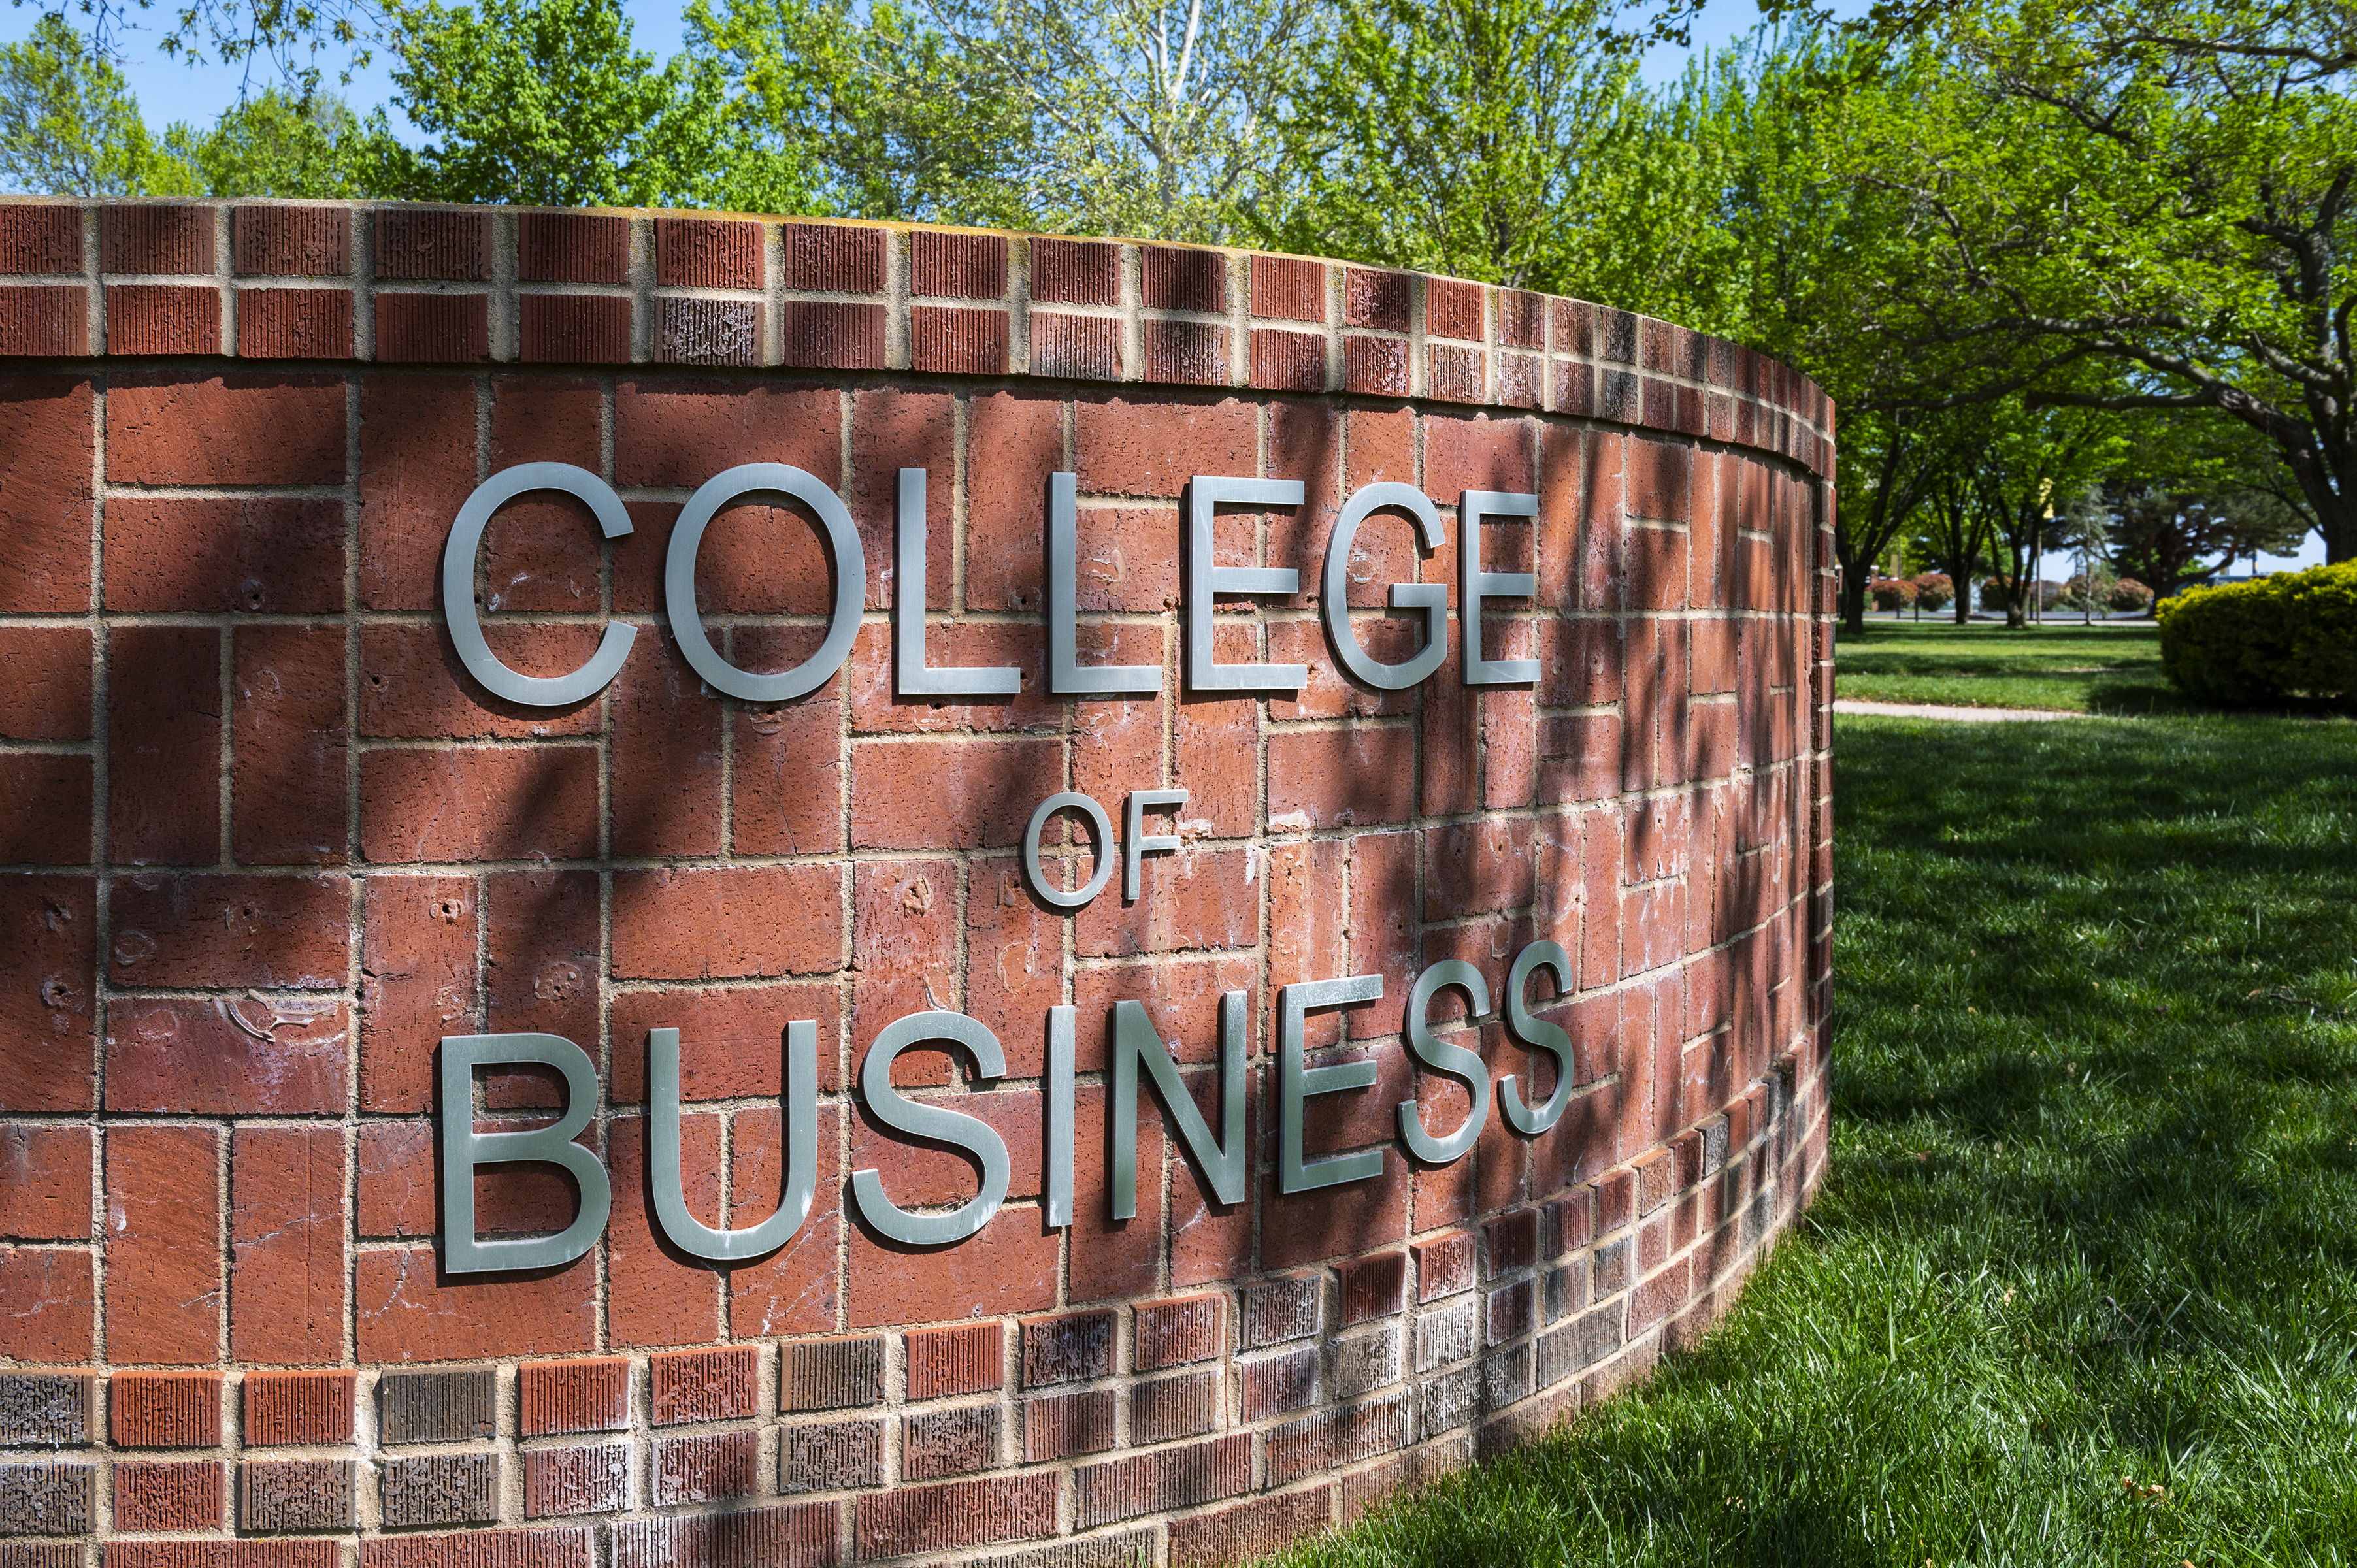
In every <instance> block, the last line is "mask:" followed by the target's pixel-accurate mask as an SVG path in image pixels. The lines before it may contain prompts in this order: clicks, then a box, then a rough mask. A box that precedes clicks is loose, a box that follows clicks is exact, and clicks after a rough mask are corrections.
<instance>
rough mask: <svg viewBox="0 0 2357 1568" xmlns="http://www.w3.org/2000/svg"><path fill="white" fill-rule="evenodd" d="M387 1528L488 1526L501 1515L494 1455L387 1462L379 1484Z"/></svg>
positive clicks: (434, 1456)
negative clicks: (447, 1525) (433, 1525)
mask: <svg viewBox="0 0 2357 1568" xmlns="http://www.w3.org/2000/svg"><path fill="white" fill-rule="evenodd" d="M377 1496H378V1498H379V1501H380V1504H381V1508H382V1513H383V1516H384V1522H385V1524H386V1525H388V1526H390V1527H393V1528H395V1529H402V1528H406V1527H409V1526H412V1525H421V1524H488V1523H494V1522H496V1521H497V1520H498V1519H499V1517H500V1456H499V1455H496V1454H414V1455H407V1456H405V1457H399V1458H390V1459H387V1460H385V1461H384V1466H383V1469H382V1472H381V1473H380V1475H379V1477H378V1481H377Z"/></svg>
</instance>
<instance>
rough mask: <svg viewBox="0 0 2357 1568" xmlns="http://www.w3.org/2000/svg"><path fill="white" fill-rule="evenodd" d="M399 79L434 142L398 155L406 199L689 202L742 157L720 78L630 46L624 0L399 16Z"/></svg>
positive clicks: (399, 189)
mask: <svg viewBox="0 0 2357 1568" xmlns="http://www.w3.org/2000/svg"><path fill="white" fill-rule="evenodd" d="M393 53H394V55H395V57H396V63H395V64H394V66H393V81H394V82H395V83H396V84H397V85H398V86H399V88H400V102H401V103H402V106H403V107H404V109H405V110H407V112H408V114H409V117H410V119H411V120H412V121H414V123H415V124H416V125H417V127H418V129H419V130H421V131H423V132H425V134H426V135H428V136H429V137H432V138H434V139H433V140H432V141H430V142H429V143H428V144H427V145H425V147H424V148H422V149H419V150H416V151H409V150H407V149H403V150H402V151H401V152H400V153H398V154H397V155H396V156H393V158H392V159H391V160H390V166H389V168H388V171H387V179H386V183H387V184H388V185H389V186H390V187H391V188H393V191H394V192H396V193H398V194H400V195H404V196H409V197H414V198H420V199H428V200H438V201H493V202H517V203H530V204H533V205H539V206H549V207H653V206H674V205H693V204H696V203H699V202H701V201H703V200H705V199H708V197H709V196H710V195H711V193H712V192H713V190H714V189H715V188H716V186H717V185H718V184H719V182H720V181H721V179H722V178H723V177H724V176H725V174H726V170H727V169H728V167H729V165H730V163H731V161H732V157H733V155H734V146H733V144H732V137H731V134H730V132H729V130H728V127H727V124H726V119H725V115H724V87H723V82H722V81H721V78H720V75H719V73H718V71H717V70H714V69H713V68H712V67H711V66H710V64H709V63H708V62H706V61H703V60H699V59H694V58H691V57H689V56H686V55H683V56H681V57H680V58H678V59H673V60H672V61H671V62H670V63H669V64H667V65H665V66H662V67H661V68H660V69H659V68H658V67H657V66H656V65H655V62H654V58H653V57H652V56H651V55H649V54H646V53H644V52H643V51H641V50H639V49H637V48H633V47H632V46H631V42H630V19H629V18H628V17H627V16H624V15H623V14H622V9H621V5H620V4H619V0H481V5H479V7H476V6H466V5H460V6H455V7H453V6H445V5H441V4H439V3H438V0H425V4H423V5H416V6H414V7H413V8H410V9H405V10H404V11H402V12H401V13H400V14H399V16H398V20H397V23H396V30H395V33H394V38H393Z"/></svg>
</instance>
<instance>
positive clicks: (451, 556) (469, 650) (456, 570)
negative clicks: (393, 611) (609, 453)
mask: <svg viewBox="0 0 2357 1568" xmlns="http://www.w3.org/2000/svg"><path fill="white" fill-rule="evenodd" d="M528 490H562V491H564V492H565V494H566V495H568V496H571V497H573V498H574V499H576V500H579V501H582V502H584V503H586V504H587V506H588V508H589V510H590V511H591V513H593V514H594V515H595V516H596V517H597V527H598V529H599V531H600V532H603V533H604V534H605V536H606V537H607V538H608V539H619V538H621V537H622V535H624V534H626V533H628V532H630V513H629V512H627V511H625V510H622V502H621V498H620V497H619V496H617V495H615V494H614V490H613V487H612V486H610V485H608V484H607V483H606V481H605V480H603V479H601V478H598V477H597V475H595V474H593V473H591V472H590V471H589V470H588V469H587V468H576V467H574V466H573V465H572V464H570V463H518V464H517V465H516V466H515V467H512V468H502V469H500V471H499V472H498V473H496V474H493V475H492V476H491V477H490V478H488V479H485V480H484V481H483V482H482V483H481V484H479V485H478V486H476V487H475V493H474V494H472V495H470V496H468V498H467V501H466V504H465V505H464V506H461V507H460V508H459V509H458V517H457V521H455V522H453V523H451V525H450V537H449V538H448V539H447V540H446V541H444V542H443V545H442V613H443V616H444V618H446V619H447V620H448V621H449V623H450V644H451V646H452V647H453V648H455V649H456V650H457V653H458V662H459V663H461V664H463V665H465V666H466V667H467V673H468V674H469V675H472V676H473V677H474V678H475V681H476V683H477V684H479V685H480V686H481V687H482V688H483V690H485V691H486V692H489V693H491V695H493V696H495V697H505V698H506V699H507V700H508V701H509V702H511V703H524V704H525V705H527V706H529V707H535V708H562V707H565V706H568V705H570V704H572V703H586V702H587V701H588V700H589V699H590V698H592V697H594V696H596V695H597V693H600V692H602V691H604V690H605V689H606V687H607V685H608V683H609V682H612V681H613V679H614V677H615V676H616V675H618V674H619V673H620V672H621V669H622V660H625V659H627V658H629V657H630V644H631V643H632V642H633V641H634V640H636V639H637V638H638V635H639V633H638V628H635V627H628V626H617V625H616V624H614V623H613V622H612V621H608V622H607V623H606V634H605V636H603V637H601V638H599V639H597V652H595V653H593V654H591V655H590V656H589V662H588V663H587V664H584V665H583V666H581V668H580V669H578V670H576V671H573V672H572V673H571V674H569V675H519V674H517V673H516V672H515V671H512V670H511V669H509V668H508V667H507V666H506V665H505V664H503V663H501V662H500V656H499V655H498V654H496V653H493V652H492V651H491V645H490V643H488V642H486V641H484V640H483V623H482V619H481V618H480V616H479V614H478V612H477V611H476V608H475V556H476V554H477V553H479V551H480V550H481V549H482V546H483V530H484V529H485V528H486V527H488V526H490V521H491V514H492V513H493V512H495V511H497V510H500V508H501V507H503V506H505V505H506V504H507V503H508V502H510V501H511V500H513V499H515V498H516V497H518V496H520V495H522V494H524V493H525V492H526V491H528Z"/></svg>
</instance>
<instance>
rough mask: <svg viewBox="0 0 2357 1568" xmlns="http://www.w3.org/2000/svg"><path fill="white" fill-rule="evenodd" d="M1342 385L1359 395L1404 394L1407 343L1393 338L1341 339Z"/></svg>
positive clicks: (1406, 384)
mask: <svg viewBox="0 0 2357 1568" xmlns="http://www.w3.org/2000/svg"><path fill="white" fill-rule="evenodd" d="M1342 388H1343V390H1344V391H1345V392H1354V393H1356V394H1358V395H1360V396H1361V397H1405V396H1407V394H1408V346H1407V344H1406V343H1405V342H1403V341H1401V340H1400V339H1398V338H1366V337H1361V336H1358V335H1355V334H1354V335H1352V336H1350V337H1346V338H1343V339H1342Z"/></svg>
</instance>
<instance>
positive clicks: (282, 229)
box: [232, 204, 352, 278]
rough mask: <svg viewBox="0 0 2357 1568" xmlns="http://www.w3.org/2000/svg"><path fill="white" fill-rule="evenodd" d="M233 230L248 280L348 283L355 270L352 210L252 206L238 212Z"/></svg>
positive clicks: (239, 263) (239, 260) (241, 267)
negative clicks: (345, 279) (346, 277)
mask: <svg viewBox="0 0 2357 1568" xmlns="http://www.w3.org/2000/svg"><path fill="white" fill-rule="evenodd" d="M232 228H233V235H232V237H233V239H234V241H235V244H236V250H237V271H238V273H239V274H241V275H242V276H256V275H259V276H265V277H302V278H325V277H342V276H344V275H345V274H349V273H350V271H351V270H352V263H351V212H350V209H347V208H342V207H292V206H289V207H279V206H262V205H259V204H250V205H246V206H242V207H240V208H238V209H236V215H235V218H234V220H233V223H232Z"/></svg>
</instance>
